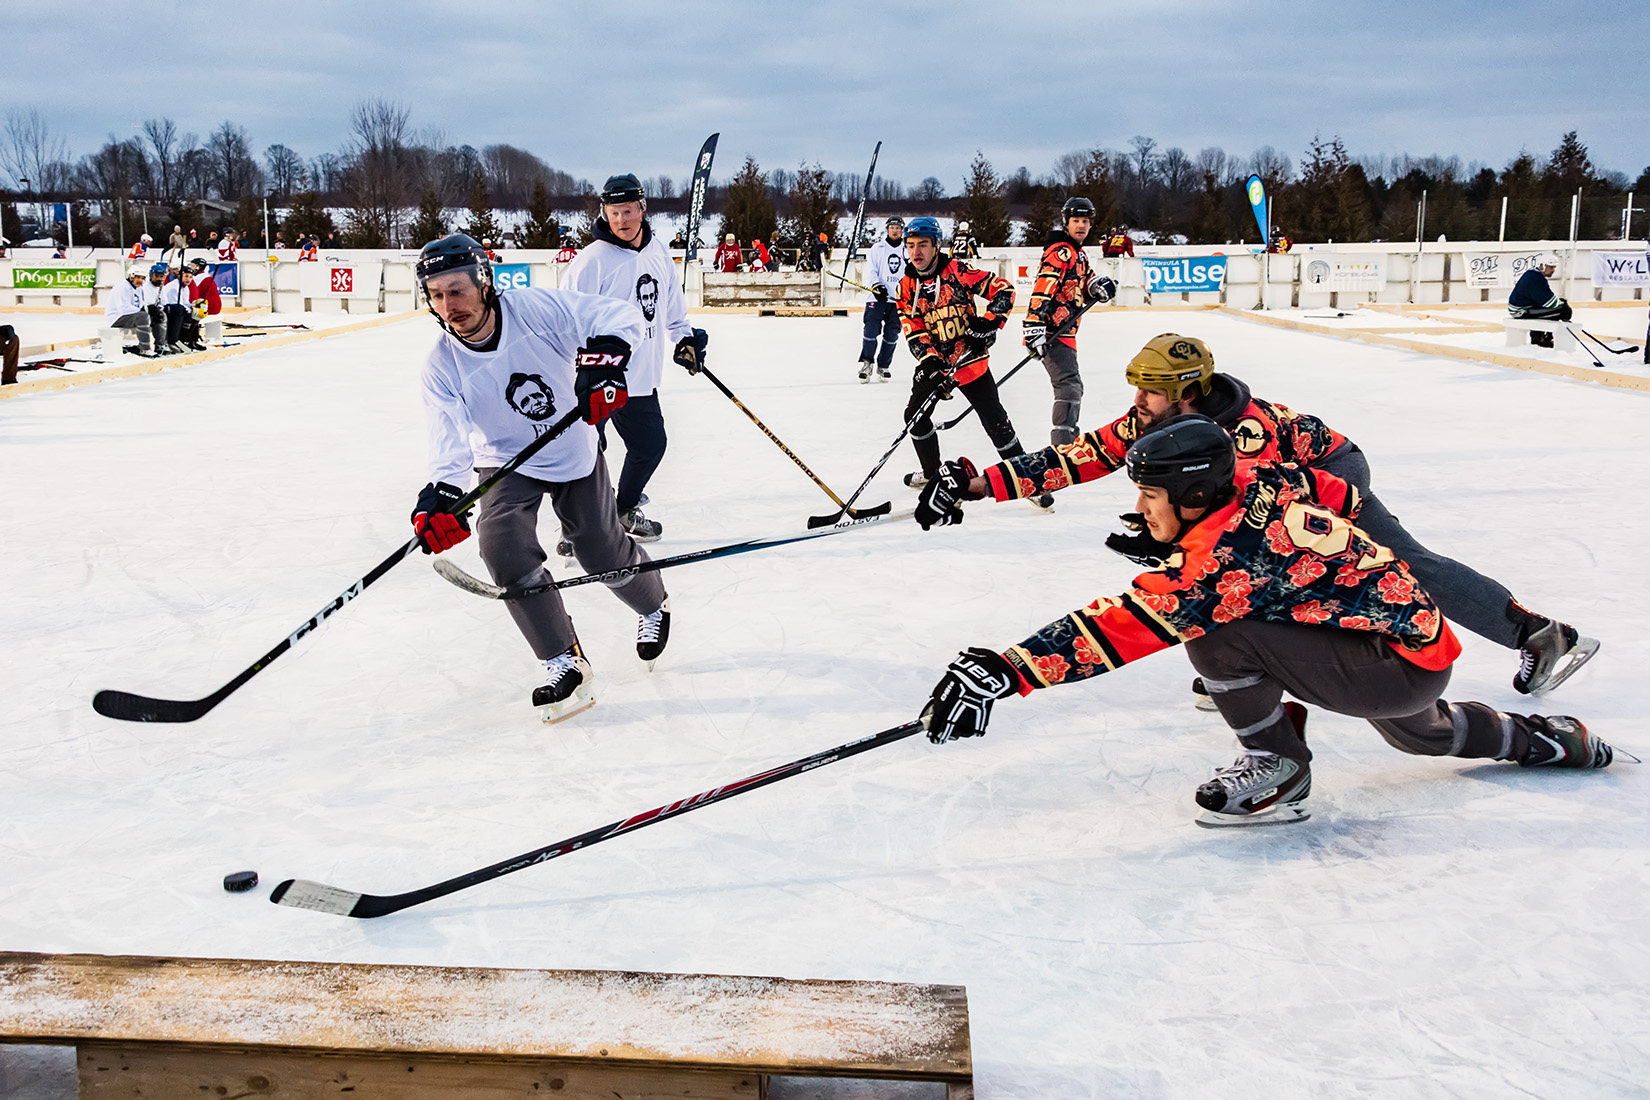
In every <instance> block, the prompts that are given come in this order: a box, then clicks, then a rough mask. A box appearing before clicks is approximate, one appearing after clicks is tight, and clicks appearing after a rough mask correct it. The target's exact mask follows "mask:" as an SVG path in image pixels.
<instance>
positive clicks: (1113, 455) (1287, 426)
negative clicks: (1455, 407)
mask: <svg viewBox="0 0 1650 1100" xmlns="http://www.w3.org/2000/svg"><path fill="white" fill-rule="evenodd" d="M1195 411H1196V412H1200V413H1202V414H1203V415H1204V416H1207V417H1208V418H1209V419H1210V420H1213V421H1214V422H1215V423H1216V424H1219V425H1220V426H1221V427H1222V428H1225V429H1226V431H1227V434H1229V435H1230V436H1231V437H1232V443H1233V444H1234V445H1235V446H1236V448H1237V458H1238V467H1239V469H1242V468H1243V467H1244V466H1245V465H1254V464H1255V463H1262V462H1292V463H1294V464H1295V465H1297V466H1316V465H1318V464H1319V463H1320V462H1322V461H1323V460H1324V459H1325V458H1328V457H1329V456H1330V455H1331V454H1333V453H1334V452H1335V451H1337V450H1339V449H1340V448H1341V447H1344V446H1345V445H1346V442H1347V439H1346V436H1344V435H1342V434H1341V433H1340V432H1337V431H1336V430H1335V429H1333V428H1331V427H1330V426H1329V425H1327V424H1325V423H1324V422H1323V421H1321V420H1319V419H1318V418H1317V417H1315V416H1308V415H1307V414H1305V413H1298V412H1295V411H1294V410H1293V409H1290V408H1288V407H1287V406H1284V405H1274V404H1272V403H1271V402H1270V401H1262V400H1261V399H1260V398H1258V397H1251V396H1250V395H1249V387H1248V386H1246V385H1245V384H1244V383H1243V381H1242V380H1241V379H1237V378H1233V377H1232V376H1231V375H1229V374H1220V373H1216V374H1215V375H1213V376H1212V377H1211V378H1210V380H1209V392H1208V393H1206V394H1203V395H1202V396H1201V397H1200V398H1199V399H1198V401H1197V403H1196V407H1195ZM1139 438H1140V414H1139V411H1138V410H1137V409H1135V407H1134V406H1133V405H1131V406H1129V411H1128V412H1126V413H1124V414H1123V415H1122V416H1120V417H1118V418H1117V419H1116V420H1113V421H1112V422H1111V423H1110V424H1107V425H1105V426H1104V427H1101V428H1097V429H1095V430H1094V431H1092V432H1084V433H1083V434H1082V435H1080V436H1078V437H1077V439H1076V440H1075V441H1074V442H1071V443H1063V444H1061V445H1060V446H1058V447H1046V448H1044V449H1043V450H1041V451H1033V452H1031V453H1029V454H1023V455H1020V456H1019V457H1017V458H1012V459H1009V460H1008V461H1006V462H1000V463H998V464H997V465H995V466H993V467H991V468H990V469H989V470H987V471H986V472H985V474H986V479H987V480H988V481H989V482H990V483H991V493H992V495H993V496H994V497H996V498H997V499H998V500H1015V499H1018V498H1021V497H1032V496H1040V495H1041V494H1043V493H1050V492H1053V491H1054V490H1056V489H1064V488H1065V487H1066V486H1067V485H1076V484H1078V483H1079V482H1084V481H1094V480H1096V479H1098V478H1102V477H1105V476H1106V475H1107V474H1109V473H1112V472H1113V471H1116V470H1120V469H1122V467H1123V457H1124V456H1125V455H1127V454H1128V453H1129V444H1131V443H1133V442H1134V441H1135V440H1136V439H1139Z"/></svg>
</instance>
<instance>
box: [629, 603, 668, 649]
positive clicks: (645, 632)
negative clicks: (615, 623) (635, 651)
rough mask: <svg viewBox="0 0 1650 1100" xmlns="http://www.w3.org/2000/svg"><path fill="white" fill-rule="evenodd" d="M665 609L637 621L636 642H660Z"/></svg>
mask: <svg viewBox="0 0 1650 1100" xmlns="http://www.w3.org/2000/svg"><path fill="white" fill-rule="evenodd" d="M664 621H665V609H664V608H663V607H661V608H659V610H657V611H655V612H654V613H653V614H651V615H643V616H642V617H641V618H640V619H638V620H636V641H638V642H656V641H658V640H659V628H660V627H662V626H663V625H664Z"/></svg>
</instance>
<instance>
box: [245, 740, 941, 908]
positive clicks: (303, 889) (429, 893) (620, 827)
mask: <svg viewBox="0 0 1650 1100" xmlns="http://www.w3.org/2000/svg"><path fill="white" fill-rule="evenodd" d="M925 728H926V727H925V726H924V725H923V722H922V720H921V719H917V720H916V721H913V722H906V723H905V724H904V725H900V726H895V727H893V728H892V729H885V730H883V731H882V732H881V733H873V734H871V735H870V736H869V737H861V738H860V739H859V740H858V741H850V742H848V743H847V744H846V745H838V746H837V747H836V748H834V749H826V750H825V751H824V752H819V753H815V754H814V755H812V756H805V757H803V758H802V759H801V760H793V761H792V762H791V763H789V764H783V765H781V766H779V767H777V768H773V769H771V770H769V771H765V772H758V773H757V774H755V775H751V776H747V777H745V778H744V779H739V780H735V781H734V782H732V783H727V784H724V785H723V786H720V787H712V788H711V789H710V790H708V791H703V792H701V793H699V794H696V795H693V796H692V797H690V798H684V799H680V800H679V801H676V802H670V803H666V804H665V805H663V806H660V807H658V808H657V809H653V810H648V811H647V812H646V813H639V814H637V815H636V816H635V817H627V818H625V819H623V820H622V821H615V822H613V823H612V824H611V825H603V826H602V827H601V828H599V829H591V830H590V831H589V832H587V833H580V834H579V835H578V836H574V837H568V838H567V839H566V840H561V841H557V842H556V843H555V844H548V845H546V846H545V847H543V848H535V849H534V850H533V851H531V852H523V853H522V854H521V855H519V856H516V857H515V858H514V859H507V860H504V861H503V862H500V863H494V864H492V865H491V866H488V867H482V868H480V869H479V870H475V871H471V872H470V873H469V874H467V875H459V876H458V877H457V878H450V879H448V880H447V881H446V882H438V883H436V884H435V885H434V886H426V887H424V888H423V889H422V890H409V891H407V892H406V893H405V894H387V895H386V894H358V893H355V892H354V891H351V890H343V889H340V888H338V887H336V886H327V885H325V884H323V883H319V882H310V881H309V880H307V879H290V878H289V879H287V880H286V881H285V882H283V883H281V884H280V885H279V886H277V887H275V889H274V890H271V891H270V893H269V900H270V901H272V902H274V903H275V904H276V905H288V906H291V907H292V908H294V909H313V910H314V911H316V912H317V913H331V914H332V915H333V916H338V917H361V918H367V917H382V916H384V915H385V914H388V913H396V912H400V911H401V910H402V909H409V908H411V907H412V906H414V905H422V904H423V903H424V902H427V901H434V900H435V899H436V898H441V897H446V896H447V895H448V894H456V893H457V892H458V891H460V890H467V889H469V888H470V887H472V886H478V885H480V884H481V883H483V882H491V881H492V880H493V879H496V878H503V877H504V876H505V875H508V874H512V873H513V872H516V871H525V870H526V869H527V868H529V867H535V866H537V865H538V864H540V863H547V862H549V861H550V860H552V859H555V858H556V857H557V856H564V855H567V854H568V853H569V852H576V851H578V850H579V849H580V848H588V847H590V846H591V845H593V844H600V843H601V842H602V841H604V840H611V839H612V838H613V837H616V836H620V835H622V834H624V833H633V832H635V831H636V830H637V829H640V828H642V827H643V826H646V825H652V824H655V823H656V822H660V821H664V820H666V819H667V818H672V817H680V816H681V815H682V814H685V813H688V812H689V811H692V810H697V809H699V808H700V807H701V806H709V805H711V804H712V803H714V802H721V801H724V800H725V799H729V798H733V797H734V796H735V795H741V794H744V793H746V792H747V791H754V790H756V789H757V788H758V787H766V786H767V785H768V784H770V783H778V782H779V781H780V780H781V779H790V778H792V777H793V776H798V775H801V774H802V773H803V772H809V771H813V770H814V769H815V768H823V767H824V766H825V765H826V764H834V763H836V762H837V761H838V760H846V759H848V757H850V756H858V755H859V754H860V753H862V752H870V751H871V750H872V749H880V748H881V747H882V746H884V745H892V744H893V743H894V742H895V741H903V740H904V739H905V738H907V737H910V736H911V735H912V734H915V733H921V732H922V731H923V730H924V729H925Z"/></svg>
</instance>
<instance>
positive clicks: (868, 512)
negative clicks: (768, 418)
mask: <svg viewBox="0 0 1650 1100" xmlns="http://www.w3.org/2000/svg"><path fill="white" fill-rule="evenodd" d="M698 373H700V374H702V375H704V376H705V377H706V378H708V379H709V380H710V384H711V385H713V386H715V387H716V388H717V389H719V390H721V391H722V393H723V395H724V396H726V397H727V399H728V400H729V401H732V402H733V403H734V404H735V405H738V406H739V411H740V412H742V413H744V414H745V415H746V416H748V417H750V418H751V423H752V424H755V425H756V426H757V427H758V428H761V429H762V434H763V435H765V436H767V437H768V438H769V439H771V440H773V443H774V446H776V447H778V448H779V449H780V450H781V451H784V452H785V457H786V458H788V459H790V460H791V461H792V462H794V463H796V464H797V466H799V467H801V469H802V472H803V473H805V474H807V475H808V477H809V478H811V479H812V480H813V483H814V484H815V485H817V486H819V487H820V488H821V489H823V490H824V491H825V495H826V496H828V497H830V498H831V501H832V502H833V503H834V504H836V506H837V507H838V508H841V509H843V511H845V512H847V513H848V514H849V515H850V516H853V517H854V518H856V519H857V518H859V517H860V516H875V515H880V514H882V513H885V512H887V511H888V509H889V508H891V507H893V503H892V502H891V501H884V502H883V503H881V504H879V505H877V506H876V507H875V508H864V509H854V508H849V507H848V506H847V505H846V504H844V503H843V500H842V498H841V497H839V496H837V495H836V493H834V492H832V490H831V487H830V486H829V485H827V484H825V482H823V481H822V480H820V477H819V475H818V474H816V473H814V472H813V471H812V470H810V469H808V464H807V463H806V462H803V461H802V460H801V459H800V458H798V457H796V452H795V451H793V450H791V449H790V448H789V447H787V446H785V441H784V440H782V439H780V438H779V437H778V436H777V435H774V434H773V432H772V431H771V430H769V428H768V426H767V425H766V424H764V423H762V421H761V420H759V419H758V418H757V416H756V414H755V413H753V412H751V411H750V410H749V409H748V408H746V407H745V403H744V402H743V401H741V400H739V398H737V397H735V396H734V394H733V391H732V390H730V389H728V388H727V387H726V386H724V385H723V384H722V380H721V379H720V378H718V377H716V376H715V375H714V374H712V373H711V372H710V370H709V369H708V368H706V367H700V368H699V371H698Z"/></svg>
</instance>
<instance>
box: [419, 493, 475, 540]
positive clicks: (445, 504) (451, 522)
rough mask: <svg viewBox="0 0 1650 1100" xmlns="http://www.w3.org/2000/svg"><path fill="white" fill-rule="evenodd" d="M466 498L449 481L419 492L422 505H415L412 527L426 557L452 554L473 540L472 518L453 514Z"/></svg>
mask: <svg viewBox="0 0 1650 1100" xmlns="http://www.w3.org/2000/svg"><path fill="white" fill-rule="evenodd" d="M463 495H464V493H463V491H462V490H461V489H459V488H457V487H456V486H453V485H448V484H447V483H446V482H445V481H442V482H434V481H432V482H431V483H430V484H428V485H426V486H424V488H423V489H422V490H421V491H420V492H419V494H418V503H417V504H415V505H413V513H412V525H413V534H415V535H417V536H418V545H419V548H420V549H422V550H423V551H424V553H426V554H439V553H441V552H442V551H444V550H451V549H452V548H453V547H455V546H457V545H458V544H459V543H461V542H463V541H464V540H465V539H467V538H469V537H470V520H469V517H467V516H455V515H453V513H452V507H453V505H454V504H457V503H458V500H459V498H460V497H462V496H463Z"/></svg>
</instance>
